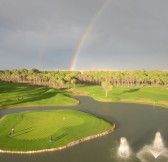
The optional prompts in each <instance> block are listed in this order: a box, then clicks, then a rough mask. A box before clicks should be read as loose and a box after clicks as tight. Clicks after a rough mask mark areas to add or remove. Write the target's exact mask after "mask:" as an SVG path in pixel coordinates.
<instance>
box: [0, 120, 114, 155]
mask: <svg viewBox="0 0 168 162" xmlns="http://www.w3.org/2000/svg"><path fill="white" fill-rule="evenodd" d="M115 129H116V126H115V123H114V125H113V127H112V128H110V129H109V130H107V131H105V132H102V133H99V134H96V135H91V136H88V137H84V138H82V139H79V140H76V141H73V142H70V143H68V144H66V145H64V146H60V147H57V148H51V149H42V150H32V151H5V150H0V154H3V153H4V154H39V153H46V152H53V151H60V150H64V149H66V148H70V147H73V146H75V145H78V144H80V143H83V142H85V141H89V140H91V139H95V138H98V137H102V136H105V135H108V134H110V133H112V132H113V131H114V130H115Z"/></svg>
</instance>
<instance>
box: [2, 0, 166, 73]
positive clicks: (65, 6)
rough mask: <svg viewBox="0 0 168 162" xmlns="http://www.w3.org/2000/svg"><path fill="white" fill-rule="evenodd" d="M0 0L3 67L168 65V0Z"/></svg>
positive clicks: (62, 67)
mask: <svg viewBox="0 0 168 162" xmlns="http://www.w3.org/2000/svg"><path fill="white" fill-rule="evenodd" d="M104 2H105V0H0V69H14V68H28V69H31V68H38V69H69V67H70V65H71V62H72V59H73V55H74V53H75V50H76V49H77V46H78V44H79V42H80V40H81V38H82V36H83V34H85V35H86V37H85V41H84V43H83V45H82V47H81V49H80V52H79V53H78V59H77V61H76V65H75V69H76V70H78V69H94V70H95V69H112V70H127V69H168V0H109V2H108V3H107V5H106V6H105V8H104V9H103V10H102V12H101V13H99V15H98V16H97V17H96V21H95V22H94V24H92V26H91V29H90V30H89V31H88V32H87V33H86V32H85V31H86V29H87V27H88V26H89V24H90V23H91V22H92V20H93V19H94V18H95V15H96V14H97V13H98V11H99V10H100V9H101V6H102V4H103V3H104Z"/></svg>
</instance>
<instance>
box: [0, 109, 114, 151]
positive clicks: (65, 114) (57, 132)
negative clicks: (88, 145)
mask: <svg viewBox="0 0 168 162" xmlns="http://www.w3.org/2000/svg"><path fill="white" fill-rule="evenodd" d="M112 126H113V124H111V123H109V122H106V121H104V120H102V119H100V118H97V117H95V116H93V115H91V114H87V113H84V112H80V111H75V110H66V109H64V110H52V111H51V110H50V111H31V112H22V113H16V114H12V115H6V116H4V117H2V118H1V119H0V150H10V151H29V150H41V149H50V148H57V147H60V146H64V145H66V144H68V143H70V142H72V141H75V140H78V139H81V138H84V137H87V136H91V135H95V134H99V133H102V132H104V131H107V130H109V129H110V128H112ZM12 128H14V134H11V136H10V135H9V132H10V131H11V130H12ZM50 136H52V143H51V144H50Z"/></svg>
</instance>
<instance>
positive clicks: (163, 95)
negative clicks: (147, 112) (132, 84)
mask: <svg viewBox="0 0 168 162" xmlns="http://www.w3.org/2000/svg"><path fill="white" fill-rule="evenodd" d="M76 92H77V93H78V94H85V95H88V96H90V97H92V98H94V99H95V100H98V101H103V102H135V103H143V104H150V105H157V106H163V107H167V108H168V88H167V87H141V88H121V87H115V88H113V89H112V90H111V91H110V92H108V97H105V91H104V90H103V89H102V87H101V86H77V87H76Z"/></svg>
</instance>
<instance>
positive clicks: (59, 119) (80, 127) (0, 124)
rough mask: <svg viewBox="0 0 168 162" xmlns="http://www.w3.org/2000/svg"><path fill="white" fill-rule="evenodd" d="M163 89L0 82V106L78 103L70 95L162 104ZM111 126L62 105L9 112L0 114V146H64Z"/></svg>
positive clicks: (165, 100) (167, 100)
mask: <svg viewBox="0 0 168 162" xmlns="http://www.w3.org/2000/svg"><path fill="white" fill-rule="evenodd" d="M167 92H168V89H167V87H164V86H160V87H139V88H135V87H134V88H126V87H125V88H124V87H114V88H113V89H112V90H111V91H109V92H108V95H107V96H106V95H105V91H104V90H103V88H102V87H101V86H92V85H90V86H87V85H77V86H76V87H74V88H71V89H65V90H64V89H54V88H48V87H42V86H35V85H29V84H18V83H9V82H0V108H1V109H4V108H24V107H31V106H32V107H36V106H38V107H39V109H40V106H72V105H77V104H79V101H77V100H76V99H74V98H73V96H75V95H85V96H90V97H92V98H93V99H95V100H98V101H101V102H128V103H131V102H135V103H140V104H150V105H157V106H162V107H165V108H166V107H168V93H167ZM60 108H61V107H60ZM114 127H115V125H114V124H113V123H111V122H110V123H109V122H107V121H105V120H103V119H101V118H98V117H96V116H93V115H91V114H88V113H84V112H80V111H76V110H70V109H64V108H63V109H60V110H45V111H37V110H36V111H26V112H20V113H14V114H9V115H5V116H3V117H2V118H0V150H1V151H2V152H3V151H7V152H8V151H9V152H11V151H13V152H17V153H20V152H22V153H23V152H31V151H42V152H43V151H46V150H52V149H54V150H59V149H64V148H66V147H69V146H73V145H75V144H78V143H80V142H83V141H85V140H86V139H87V140H88V139H92V138H96V137H99V136H101V135H105V134H108V133H109V132H111V131H112V130H113V129H114ZM31 153H32V152H31Z"/></svg>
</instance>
